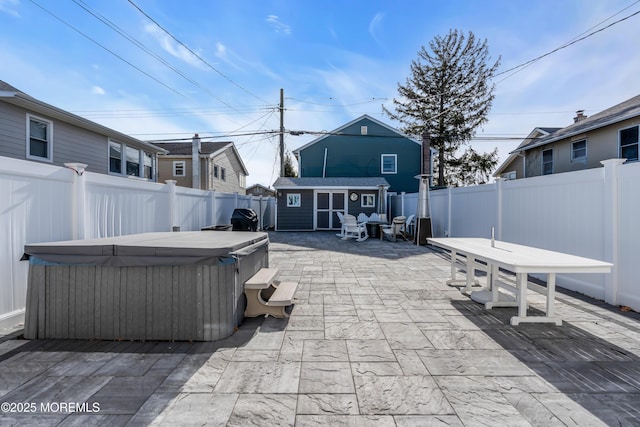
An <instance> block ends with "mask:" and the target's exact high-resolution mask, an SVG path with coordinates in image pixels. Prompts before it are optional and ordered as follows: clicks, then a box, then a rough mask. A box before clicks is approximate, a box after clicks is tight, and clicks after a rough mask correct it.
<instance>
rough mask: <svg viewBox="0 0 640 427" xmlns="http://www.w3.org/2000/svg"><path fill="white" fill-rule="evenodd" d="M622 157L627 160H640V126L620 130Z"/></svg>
mask: <svg viewBox="0 0 640 427" xmlns="http://www.w3.org/2000/svg"><path fill="white" fill-rule="evenodd" d="M620 157H621V158H624V159H627V161H636V160H638V126H634V127H630V128H627V129H623V130H621V131H620Z"/></svg>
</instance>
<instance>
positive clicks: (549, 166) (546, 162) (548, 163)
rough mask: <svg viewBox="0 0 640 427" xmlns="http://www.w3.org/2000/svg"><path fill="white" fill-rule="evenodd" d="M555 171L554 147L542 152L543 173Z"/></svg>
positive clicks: (547, 173)
mask: <svg viewBox="0 0 640 427" xmlns="http://www.w3.org/2000/svg"><path fill="white" fill-rule="evenodd" d="M552 173H553V149H549V150H544V151H543V152H542V175H549V174H552Z"/></svg>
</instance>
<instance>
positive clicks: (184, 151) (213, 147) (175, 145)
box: [154, 141, 249, 175]
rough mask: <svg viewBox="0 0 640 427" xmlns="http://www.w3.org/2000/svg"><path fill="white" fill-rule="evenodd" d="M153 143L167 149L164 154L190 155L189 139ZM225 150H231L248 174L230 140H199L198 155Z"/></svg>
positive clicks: (204, 155) (203, 155) (213, 153)
mask: <svg viewBox="0 0 640 427" xmlns="http://www.w3.org/2000/svg"><path fill="white" fill-rule="evenodd" d="M154 144H156V145H158V146H159V147H162V148H164V149H165V150H167V153H166V156H181V157H182V156H184V157H191V141H189V142H155V143H154ZM225 150H232V151H233V154H234V155H235V156H236V158H237V159H238V163H240V167H241V168H242V172H243V173H244V174H245V175H249V171H248V170H247V167H246V166H245V164H244V162H243V161H242V157H240V153H239V152H238V150H237V149H236V145H235V144H234V143H233V142H231V141H227V142H214V141H201V142H200V157H215V156H217V155H218V154H220V153H222V152H223V151H225Z"/></svg>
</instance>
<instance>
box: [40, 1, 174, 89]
mask: <svg viewBox="0 0 640 427" xmlns="http://www.w3.org/2000/svg"><path fill="white" fill-rule="evenodd" d="M29 1H30V2H31V3H33V4H34V5H36V6H38V7H39V8H40V9H42V10H43V11H45V12H46V13H48V14H49V15H50V16H52V17H53V18H55V19H57V20H58V21H60V22H62V23H63V24H64V25H66V26H67V27H69V28H71V29H72V30H73V31H75V32H77V33H78V34H80V35H81V36H83V37H84V38H86V39H87V40H89V41H91V42H92V43H94V44H96V45H98V46H100V47H101V48H102V49H104V50H106V51H107V52H109V53H110V54H112V55H113V56H115V57H116V58H118V59H119V60H121V61H122V62H124V63H126V64H127V65H129V66H130V67H132V68H134V69H136V70H138V71H139V72H141V73H142V74H144V75H145V76H147V77H149V78H150V79H151V80H153V81H155V82H157V83H160V84H161V85H162V86H164V87H165V88H167V89H169V90H170V91H171V92H173V93H175V94H177V95H180V96H182V97H185V98H186V96H185V95H183V94H182V93H180V92H178V91H177V90H176V89H174V88H172V87H171V86H169V85H168V84H166V83H164V82H162V81H160V80H158V79H157V78H155V77H153V76H152V75H151V74H149V73H147V72H146V71H144V70H142V69H140V68H138V67H136V66H135V65H133V64H132V63H131V62H129V61H127V60H126V59H124V58H123V57H121V56H120V55H118V54H117V53H115V52H114V51H112V50H111V49H109V48H107V47H105V46H104V45H102V44H100V43H99V42H98V41H96V40H95V39H93V38H91V37H89V36H88V35H87V34H85V33H83V32H82V31H80V30H79V29H77V28H76V27H74V26H73V25H71V24H70V23H68V22H67V21H65V20H64V19H62V18H60V17H59V16H58V15H56V14H54V13H53V12H51V11H50V10H48V9H46V8H45V7H43V6H42V5H40V4H38V3H37V2H36V1H35V0H29Z"/></svg>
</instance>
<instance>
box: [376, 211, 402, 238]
mask: <svg viewBox="0 0 640 427" xmlns="http://www.w3.org/2000/svg"><path fill="white" fill-rule="evenodd" d="M406 221H407V218H406V217H404V216H396V217H394V218H393V221H391V224H390V225H386V226H382V227H381V228H382V236H384V237H386V238H387V239H389V240H391V241H392V242H396V241H397V237H398V236H400V237H401V238H402V240H405V236H404V234H405V226H406Z"/></svg>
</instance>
